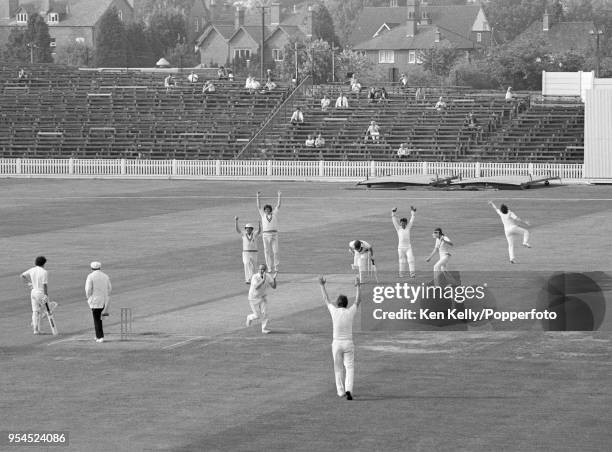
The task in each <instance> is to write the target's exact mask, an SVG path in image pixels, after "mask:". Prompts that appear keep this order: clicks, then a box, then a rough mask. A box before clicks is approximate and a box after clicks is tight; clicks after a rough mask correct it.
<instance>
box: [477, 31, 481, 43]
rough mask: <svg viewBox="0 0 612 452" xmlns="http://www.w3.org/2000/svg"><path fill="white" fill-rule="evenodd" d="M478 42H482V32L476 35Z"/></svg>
mask: <svg viewBox="0 0 612 452" xmlns="http://www.w3.org/2000/svg"><path fill="white" fill-rule="evenodd" d="M476 42H482V33H481V32H478V33H476Z"/></svg>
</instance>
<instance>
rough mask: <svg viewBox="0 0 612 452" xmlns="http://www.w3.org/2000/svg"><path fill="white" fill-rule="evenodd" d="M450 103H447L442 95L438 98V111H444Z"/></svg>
mask: <svg viewBox="0 0 612 452" xmlns="http://www.w3.org/2000/svg"><path fill="white" fill-rule="evenodd" d="M447 107H448V105H446V102H444V99H443V98H442V96H440V98H439V99H438V102H436V106H435V107H434V108H435V109H436V111H437V112H438V113H444V112H445V111H446V109H447Z"/></svg>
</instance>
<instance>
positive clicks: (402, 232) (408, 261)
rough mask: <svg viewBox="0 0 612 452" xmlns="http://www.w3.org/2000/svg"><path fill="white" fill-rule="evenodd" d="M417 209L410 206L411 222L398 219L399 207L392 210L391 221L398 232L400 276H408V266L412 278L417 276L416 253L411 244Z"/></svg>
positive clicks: (405, 219)
mask: <svg viewBox="0 0 612 452" xmlns="http://www.w3.org/2000/svg"><path fill="white" fill-rule="evenodd" d="M415 213H416V209H415V208H414V207H413V206H410V222H408V219H407V218H402V219H400V220H399V221H398V219H397V207H394V208H393V210H391V221H392V222H393V226H395V230H396V231H397V239H398V243H397V254H398V256H399V276H400V278H401V277H404V276H406V266H407V267H408V269H409V270H410V277H411V278H414V277H415V276H416V273H415V271H416V265H415V260H414V253H413V252H412V244H411V243H410V230H411V229H412V225H413V224H414V215H415Z"/></svg>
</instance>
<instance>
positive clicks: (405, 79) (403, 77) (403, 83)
mask: <svg viewBox="0 0 612 452" xmlns="http://www.w3.org/2000/svg"><path fill="white" fill-rule="evenodd" d="M400 86H401V87H402V88H408V76H407V75H406V74H402V75H400Z"/></svg>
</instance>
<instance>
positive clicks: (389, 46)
mask: <svg viewBox="0 0 612 452" xmlns="http://www.w3.org/2000/svg"><path fill="white" fill-rule="evenodd" d="M436 30H439V31H440V42H435V41H436ZM407 32H408V26H407V25H400V26H398V27H395V28H393V29H392V30H390V31H388V32H386V33H383V34H381V35H379V36H377V37H375V38H372V39H369V40H367V41H364V42H362V43H359V44H357V45H355V46H354V47H353V48H354V49H355V50H424V49H431V48H432V47H438V46H442V45H444V43H445V42H446V43H449V44H450V45H451V46H453V47H454V48H456V49H473V48H474V47H475V46H476V44H475V43H474V42H473V41H471V40H469V39H467V38H464V37H463V36H460V35H458V34H456V33H454V32H452V31H451V30H446V29H443V28H441V27H438V26H436V25H421V26H419V29H418V32H417V34H416V36H410V37H409V36H406V34H407Z"/></svg>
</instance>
